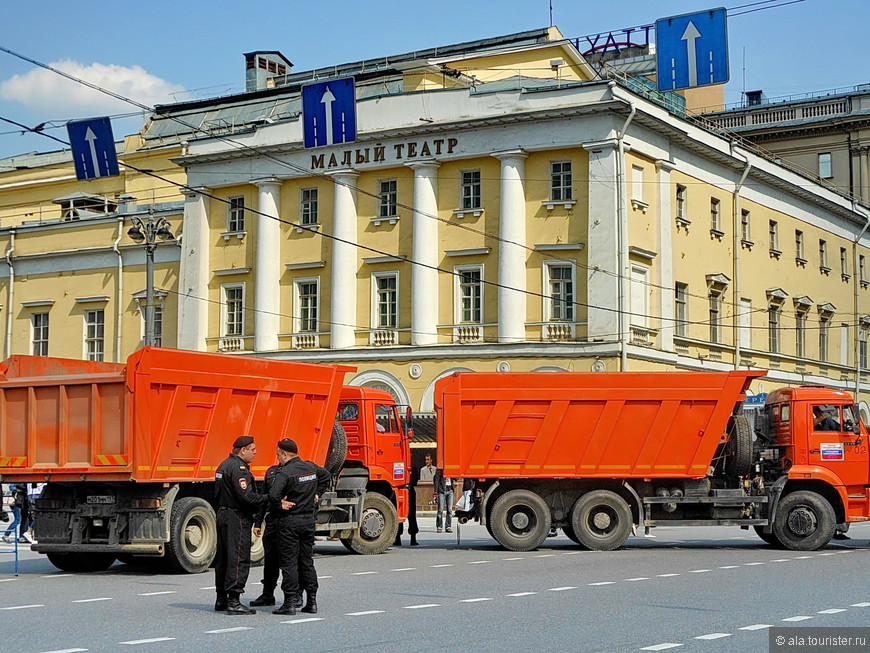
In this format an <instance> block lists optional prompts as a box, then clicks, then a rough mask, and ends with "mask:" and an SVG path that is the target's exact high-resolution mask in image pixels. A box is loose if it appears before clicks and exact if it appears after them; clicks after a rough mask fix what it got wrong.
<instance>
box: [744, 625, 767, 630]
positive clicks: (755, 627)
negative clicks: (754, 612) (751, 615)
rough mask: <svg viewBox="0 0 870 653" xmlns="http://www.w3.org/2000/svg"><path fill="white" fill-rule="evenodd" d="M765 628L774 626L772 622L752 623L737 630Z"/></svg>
mask: <svg viewBox="0 0 870 653" xmlns="http://www.w3.org/2000/svg"><path fill="white" fill-rule="evenodd" d="M764 628H773V626H771V625H770V624H752V625H751V626H742V627H740V628H738V629H737V630H762V629H764Z"/></svg>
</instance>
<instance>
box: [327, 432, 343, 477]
mask: <svg viewBox="0 0 870 653" xmlns="http://www.w3.org/2000/svg"><path fill="white" fill-rule="evenodd" d="M346 458H347V434H346V433H345V432H344V427H343V426H342V425H341V424H340V423H338V422H336V423H335V425H334V426H333V427H332V438H331V439H330V440H329V451H328V452H327V454H326V464H324V465H323V466H324V467H325V468H326V469H327V470H328V471H329V473H330V474H332V475H333V476H335V475H336V474H338V472H339V470H341V466H342V465H344V461H345V459H346Z"/></svg>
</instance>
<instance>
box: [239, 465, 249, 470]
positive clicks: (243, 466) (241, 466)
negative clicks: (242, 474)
mask: <svg viewBox="0 0 870 653" xmlns="http://www.w3.org/2000/svg"><path fill="white" fill-rule="evenodd" d="M239 469H247V467H246V466H245V465H239Z"/></svg>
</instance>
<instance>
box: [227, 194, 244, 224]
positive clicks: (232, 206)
mask: <svg viewBox="0 0 870 653" xmlns="http://www.w3.org/2000/svg"><path fill="white" fill-rule="evenodd" d="M244 230H245V198H244V197H230V198H229V204H228V205H227V231H244Z"/></svg>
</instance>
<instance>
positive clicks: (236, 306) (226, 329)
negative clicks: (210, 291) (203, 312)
mask: <svg viewBox="0 0 870 653" xmlns="http://www.w3.org/2000/svg"><path fill="white" fill-rule="evenodd" d="M221 290H222V291H223V296H224V297H223V300H224V301H223V309H224V311H223V312H224V315H223V318H224V319H223V320H222V322H223V335H224V336H241V335H244V333H245V286H244V284H227V285H224V286H221Z"/></svg>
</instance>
